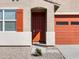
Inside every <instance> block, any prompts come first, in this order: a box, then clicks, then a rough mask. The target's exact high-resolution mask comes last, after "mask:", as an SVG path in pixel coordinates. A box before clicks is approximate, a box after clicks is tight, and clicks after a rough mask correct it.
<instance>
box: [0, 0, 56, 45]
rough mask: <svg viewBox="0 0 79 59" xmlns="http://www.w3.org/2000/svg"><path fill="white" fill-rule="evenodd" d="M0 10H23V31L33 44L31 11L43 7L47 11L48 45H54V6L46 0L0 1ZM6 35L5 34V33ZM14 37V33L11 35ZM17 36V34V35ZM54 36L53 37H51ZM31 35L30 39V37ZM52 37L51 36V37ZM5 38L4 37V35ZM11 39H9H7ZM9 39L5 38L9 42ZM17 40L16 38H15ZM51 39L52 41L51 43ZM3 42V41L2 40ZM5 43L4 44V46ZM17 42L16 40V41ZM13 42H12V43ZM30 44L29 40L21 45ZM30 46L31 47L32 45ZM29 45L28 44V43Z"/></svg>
mask: <svg viewBox="0 0 79 59" xmlns="http://www.w3.org/2000/svg"><path fill="white" fill-rule="evenodd" d="M0 1H1V2H0V9H23V10H24V11H23V31H24V33H26V34H25V37H26V39H29V42H30V44H31V42H32V41H31V40H32V36H31V35H32V32H31V9H32V8H35V7H43V8H46V9H47V32H46V44H47V45H51V44H53V42H54V40H55V39H54V40H53V37H52V36H53V35H54V34H53V32H54V4H51V3H49V2H46V1H44V0H39V1H38V0H19V1H18V2H17V1H16V0H15V1H14V2H12V0H0ZM27 32H28V33H27ZM4 34H5V33H4ZM9 34H10V35H13V34H12V33H9ZM15 34H16V33H15ZM51 34H52V35H51ZM10 35H9V36H10ZM28 35H29V37H28ZM50 35H51V36H50ZM3 36H4V35H3ZM7 38H9V37H7ZM7 38H4V41H5V39H6V40H7ZM14 38H15V37H14ZM49 39H50V41H49ZM0 41H1V42H2V40H0ZM4 41H3V43H2V44H4ZM13 41H16V38H15V40H13ZM11 42H12V41H11ZM24 42H28V40H22V41H21V43H24ZM16 43H18V41H16ZM30 44H29V45H30ZM26 45H27V43H26Z"/></svg>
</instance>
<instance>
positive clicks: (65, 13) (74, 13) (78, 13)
mask: <svg viewBox="0 0 79 59" xmlns="http://www.w3.org/2000/svg"><path fill="white" fill-rule="evenodd" d="M55 15H79V12H56V13H55Z"/></svg>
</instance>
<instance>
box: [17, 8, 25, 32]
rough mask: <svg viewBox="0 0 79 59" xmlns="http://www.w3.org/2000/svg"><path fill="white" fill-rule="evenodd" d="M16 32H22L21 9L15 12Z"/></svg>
mask: <svg viewBox="0 0 79 59" xmlns="http://www.w3.org/2000/svg"><path fill="white" fill-rule="evenodd" d="M16 31H17V32H23V9H17V10H16Z"/></svg>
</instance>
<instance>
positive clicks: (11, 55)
mask: <svg viewBox="0 0 79 59" xmlns="http://www.w3.org/2000/svg"><path fill="white" fill-rule="evenodd" d="M35 48H40V49H41V50H42V53H43V56H39V57H35V56H32V55H31V54H32V52H33V51H34V49H35ZM0 59H64V58H63V56H62V55H61V53H60V52H59V51H58V49H57V48H56V47H42V46H31V47H0Z"/></svg>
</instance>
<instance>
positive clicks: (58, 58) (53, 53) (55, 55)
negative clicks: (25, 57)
mask: <svg viewBox="0 0 79 59" xmlns="http://www.w3.org/2000/svg"><path fill="white" fill-rule="evenodd" d="M36 48H39V49H41V50H42V53H43V56H40V57H35V56H31V57H32V59H64V57H63V55H62V54H61V53H60V51H59V50H58V49H57V48H56V47H43V46H32V53H34V52H35V51H34V50H35V49H36Z"/></svg>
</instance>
